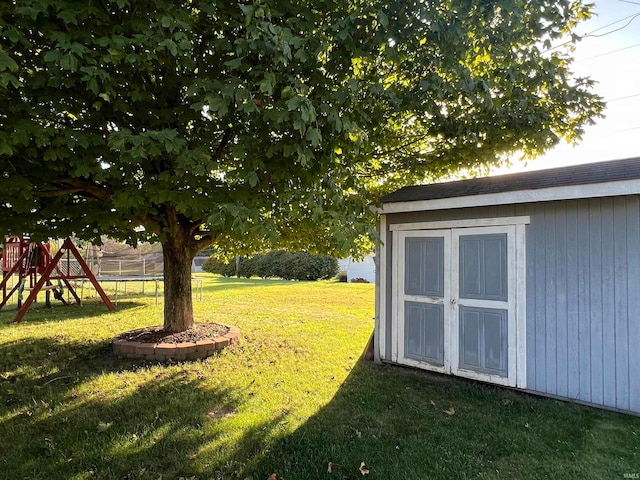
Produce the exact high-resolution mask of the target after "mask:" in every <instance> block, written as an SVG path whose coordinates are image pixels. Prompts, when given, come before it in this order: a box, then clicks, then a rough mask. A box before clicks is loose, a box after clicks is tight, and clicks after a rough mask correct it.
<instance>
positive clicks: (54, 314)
mask: <svg viewBox="0 0 640 480" xmlns="http://www.w3.org/2000/svg"><path fill="white" fill-rule="evenodd" d="M146 306H147V305H146V304H144V303H141V302H136V301H130V300H129V301H119V302H118V306H117V307H116V309H115V310H114V311H110V310H109V309H108V308H107V307H106V305H105V304H104V303H102V302H100V301H99V300H89V301H87V302H85V304H84V305H82V306H79V305H76V304H69V305H62V304H53V306H52V308H46V307H45V306H44V304H36V305H35V306H32V307H31V308H30V309H29V311H28V312H27V314H26V315H25V316H24V318H23V319H22V322H20V323H19V324H38V323H43V322H52V321H54V322H55V321H61V320H75V319H82V318H86V317H89V316H93V315H117V314H118V312H122V311H123V310H130V309H132V308H138V307H146ZM17 312H18V309H17V307H16V306H15V305H14V306H12V305H9V306H5V307H4V308H3V309H2V310H0V325H9V324H12V323H13V319H14V318H15V316H16V313H17ZM19 324H18V325H19Z"/></svg>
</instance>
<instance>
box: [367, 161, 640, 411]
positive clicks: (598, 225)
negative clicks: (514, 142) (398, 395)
mask: <svg viewBox="0 0 640 480" xmlns="http://www.w3.org/2000/svg"><path fill="white" fill-rule="evenodd" d="M377 211H378V214H379V232H380V236H381V239H382V243H381V244H380V245H379V247H378V251H377V259H378V262H379V266H378V268H377V272H376V287H377V288H376V326H375V328H376V335H375V345H374V349H375V350H374V351H375V356H376V357H377V359H379V360H381V361H383V362H389V363H395V364H401V365H408V366H412V367H417V368H421V369H425V370H431V371H434V372H440V373H443V374H450V375H456V376H460V377H466V378H471V379H476V380H480V381H485V382H489V383H493V384H497V385H504V386H508V387H512V388H516V389H520V390H524V391H528V392H533V393H537V394H542V395H547V396H553V397H557V398H563V399H570V400H574V401H578V402H581V403H586V404H591V405H596V406H601V407H607V408H613V409H618V410H622V411H626V412H633V413H636V414H640V158H630V159H624V160H616V161H608V162H599V163H592V164H584V165H578V166H571V167H563V168H554V169H548V170H539V171H530V172H525V173H515V174H509V175H501V176H495V177H485V178H476V179H470V180H463V181H455V182H448V183H438V184H431V185H420V186H410V187H405V188H402V189H400V190H398V191H396V192H394V193H391V194H389V195H387V196H385V197H384V198H382V200H381V206H380V207H379V208H378V210H377Z"/></svg>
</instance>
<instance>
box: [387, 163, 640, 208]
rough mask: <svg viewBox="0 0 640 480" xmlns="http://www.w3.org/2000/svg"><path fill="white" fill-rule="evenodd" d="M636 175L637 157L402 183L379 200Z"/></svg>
mask: <svg viewBox="0 0 640 480" xmlns="http://www.w3.org/2000/svg"><path fill="white" fill-rule="evenodd" d="M638 179H640V157H636V158H627V159H624V160H613V161H608V162H597V163H587V164H582V165H574V166H570V167H561V168H551V169H546V170H536V171H531V172H522V173H511V174H507V175H497V176H493V177H481V178H473V179H469V180H460V181H455V182H445V183H433V184H430V185H414V186H409V187H403V188H401V189H400V190H396V191H395V192H393V193H390V194H389V195H386V196H384V197H382V199H381V202H382V203H383V204H388V203H396V202H416V201H425V200H437V199H446V198H456V197H470V196H479V195H491V194H501V193H507V192H516V191H523V190H524V191H527V190H540V189H549V188H557V187H569V186H578V185H591V184H599V183H611V182H621V181H628V180H638ZM621 193H622V194H624V193H626V192H621ZM503 203H506V202H503ZM385 210H386V209H385Z"/></svg>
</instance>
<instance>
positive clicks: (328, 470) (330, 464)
mask: <svg viewBox="0 0 640 480" xmlns="http://www.w3.org/2000/svg"><path fill="white" fill-rule="evenodd" d="M332 468H333V463H331V462H329V464H328V465H327V473H331V469H332Z"/></svg>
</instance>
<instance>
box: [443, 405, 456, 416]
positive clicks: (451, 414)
mask: <svg viewBox="0 0 640 480" xmlns="http://www.w3.org/2000/svg"><path fill="white" fill-rule="evenodd" d="M443 412H444V413H446V414H447V415H449V416H450V417H451V416H453V415H455V414H456V409H455V408H453V407H451V408H450V409H449V410H443Z"/></svg>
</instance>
